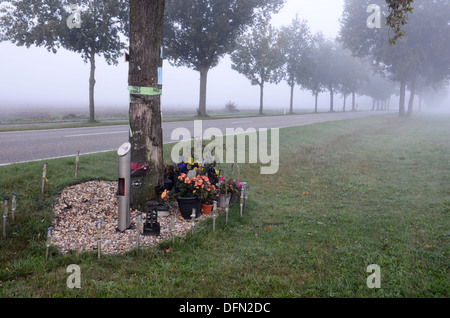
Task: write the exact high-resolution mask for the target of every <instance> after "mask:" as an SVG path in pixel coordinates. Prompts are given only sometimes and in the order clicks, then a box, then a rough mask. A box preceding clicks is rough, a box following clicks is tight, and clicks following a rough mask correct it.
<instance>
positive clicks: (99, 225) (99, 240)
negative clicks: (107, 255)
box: [97, 220, 102, 259]
mask: <svg viewBox="0 0 450 318" xmlns="http://www.w3.org/2000/svg"><path fill="white" fill-rule="evenodd" d="M97 252H98V259H100V258H101V256H102V221H101V220H98V221H97Z"/></svg>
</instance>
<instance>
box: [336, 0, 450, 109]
mask: <svg viewBox="0 0 450 318" xmlns="http://www.w3.org/2000/svg"><path fill="white" fill-rule="evenodd" d="M370 4H377V5H379V6H380V7H381V8H382V11H383V12H386V10H387V9H388V8H387V7H386V3H385V2H384V1H382V0H345V5H344V15H343V18H342V21H341V31H340V41H341V43H343V45H344V47H346V48H348V49H350V50H351V51H352V53H353V54H354V55H355V56H358V57H361V58H363V57H365V58H369V59H370V60H371V61H373V66H374V69H375V70H376V71H377V72H378V73H379V74H382V75H384V76H386V77H388V78H389V79H390V80H392V81H393V82H395V83H398V84H399V85H400V104H399V114H400V116H410V115H411V114H412V112H413V105H414V98H415V96H416V95H417V94H418V93H421V92H423V91H424V90H425V89H426V88H427V87H435V88H438V87H440V86H443V85H446V84H448V81H449V79H450V24H449V23H450V4H449V1H448V0H415V1H414V11H413V14H411V15H410V16H409V18H408V23H407V24H406V25H405V26H404V28H403V31H402V32H404V35H403V36H402V37H400V38H399V39H398V40H397V41H396V43H395V45H392V44H391V41H389V39H390V30H389V29H388V28H386V27H382V28H379V29H369V28H367V26H366V20H367V13H366V10H367V7H368V6H369V5H370ZM383 19H385V18H384V17H383ZM408 88H409V90H410V98H409V102H408V107H407V108H406V99H407V97H406V91H407V89H408Z"/></svg>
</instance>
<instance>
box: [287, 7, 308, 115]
mask: <svg viewBox="0 0 450 318" xmlns="http://www.w3.org/2000/svg"><path fill="white" fill-rule="evenodd" d="M280 37H281V44H280V45H281V50H282V52H283V53H284V56H285V60H286V64H285V67H284V80H285V81H286V82H287V84H288V85H289V86H290V88H291V99H290V113H291V114H292V113H293V107H294V87H295V86H296V85H301V84H302V82H303V81H304V77H305V75H306V69H307V64H308V54H309V53H310V45H311V41H312V35H311V32H310V30H309V26H308V22H307V21H306V20H300V19H299V18H298V16H297V17H296V18H295V19H294V20H292V23H291V24H290V25H288V26H285V27H282V28H281V31H280Z"/></svg>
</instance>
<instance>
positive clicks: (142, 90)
mask: <svg viewBox="0 0 450 318" xmlns="http://www.w3.org/2000/svg"><path fill="white" fill-rule="evenodd" d="M128 90H129V91H130V94H133V95H147V96H155V95H161V94H162V89H158V88H154V87H139V86H128Z"/></svg>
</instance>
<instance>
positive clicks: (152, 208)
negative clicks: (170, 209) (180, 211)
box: [144, 201, 167, 236]
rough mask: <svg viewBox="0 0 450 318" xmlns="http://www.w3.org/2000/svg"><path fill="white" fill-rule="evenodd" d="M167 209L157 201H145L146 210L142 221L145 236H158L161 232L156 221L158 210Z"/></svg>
mask: <svg viewBox="0 0 450 318" xmlns="http://www.w3.org/2000/svg"><path fill="white" fill-rule="evenodd" d="M163 210H167V206H165V205H164V206H161V205H160V204H159V203H158V202H154V201H149V202H147V211H146V215H145V222H144V235H145V236H159V235H160V233H161V225H160V223H159V222H158V211H163Z"/></svg>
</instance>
